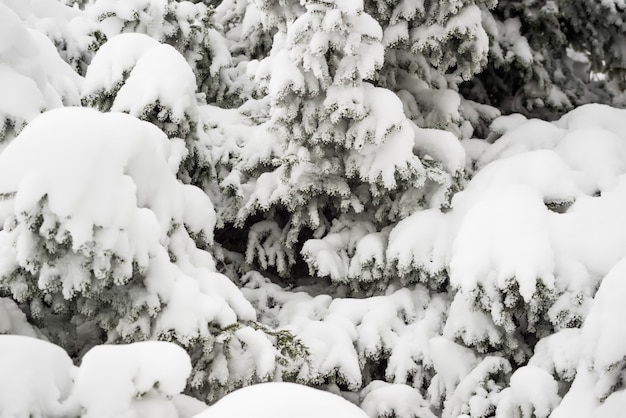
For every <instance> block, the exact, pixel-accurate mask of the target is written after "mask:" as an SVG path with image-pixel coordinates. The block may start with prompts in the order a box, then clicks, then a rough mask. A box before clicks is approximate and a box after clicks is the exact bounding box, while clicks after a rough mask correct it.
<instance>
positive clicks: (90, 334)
mask: <svg viewBox="0 0 626 418" xmlns="http://www.w3.org/2000/svg"><path fill="white" fill-rule="evenodd" d="M183 156H184V150H181V147H179V146H177V145H176V144H175V143H172V142H170V141H168V139H167V137H166V136H165V134H164V133H163V132H161V131H160V130H159V129H158V128H156V127H155V126H153V125H151V124H149V123H147V122H143V121H139V120H138V119H136V118H134V117H133V116H130V115H126V114H123V113H104V114H102V113H99V112H97V111H95V110H93V109H88V108H64V109H58V110H53V111H49V112H46V113H45V114H43V115H41V116H39V117H38V118H37V119H36V120H34V121H33V122H31V124H29V125H28V127H27V128H26V129H24V131H23V132H22V133H21V134H20V136H19V137H17V138H16V139H15V140H14V141H12V142H11V143H10V144H9V145H8V146H7V148H6V149H5V150H4V151H3V152H2V154H0V196H1V197H2V199H1V200H0V222H1V225H2V228H1V229H0V253H1V254H2V255H3V256H2V258H1V259H0V292H2V294H7V295H10V296H11V297H12V298H13V299H14V300H16V301H17V302H18V303H19V304H20V307H21V308H22V309H24V310H25V311H26V313H27V315H28V317H29V319H30V320H32V321H34V323H35V324H37V325H39V326H41V327H42V328H44V329H45V334H46V335H47V336H48V337H49V338H50V339H51V340H53V341H55V342H58V343H59V344H60V345H62V346H63V347H66V348H67V349H68V350H69V351H70V353H71V354H77V353H78V352H80V351H82V350H84V349H85V348H88V347H89V346H91V345H94V344H97V343H99V342H101V341H104V340H105V339H106V340H107V341H109V342H113V341H137V340H145V339H165V340H175V341H177V342H178V343H180V344H182V345H183V346H185V347H187V348H188V349H189V350H190V354H191V356H192V360H193V364H194V372H193V375H192V378H193V379H195V380H194V381H193V382H194V383H193V384H194V385H195V387H201V386H203V385H206V384H207V383H208V380H209V379H208V376H209V374H210V373H211V370H212V369H211V368H212V367H213V363H212V362H213V360H214V358H215V357H217V356H219V373H218V374H219V376H220V379H217V380H219V382H220V383H222V384H223V386H225V387H231V388H232V387H233V386H234V385H235V384H243V383H250V382H253V381H256V380H263V379H268V378H269V377H271V376H272V375H273V372H274V370H273V369H272V366H273V365H274V363H271V364H270V365H269V366H268V365H267V363H266V362H265V363H263V364H264V368H263V369H262V370H257V369H256V368H252V367H250V368H247V369H245V370H242V369H239V368H233V367H231V366H230V362H231V361H234V362H235V363H236V357H237V356H238V355H240V354H241V353H242V352H243V353H244V354H245V353H246V351H245V349H246V347H252V348H253V349H254V355H252V354H249V353H248V354H247V355H248V356H250V357H251V358H252V359H253V361H252V362H251V363H247V364H248V365H249V366H250V365H253V364H256V363H255V361H256V358H255V356H258V355H263V356H265V357H264V358H267V357H270V358H271V359H272V360H274V359H275V357H274V351H275V350H274V348H273V346H272V344H271V343H270V342H269V341H268V340H267V337H266V336H265V334H264V333H262V332H255V331H254V330H252V329H250V330H248V328H247V327H245V326H239V325H238V322H239V321H254V320H255V318H256V314H255V311H254V309H253V308H252V306H251V305H250V304H249V303H248V302H247V301H246V300H245V298H244V297H243V295H242V294H241V292H240V291H239V290H238V289H237V287H236V286H235V284H234V283H232V282H231V281H230V280H229V279H228V278H226V277H225V276H223V275H221V274H219V273H217V272H216V270H215V263H214V260H213V258H212V256H211V254H210V253H209V252H208V251H207V250H206V249H208V248H210V246H211V242H212V238H213V225H214V224H215V213H214V211H213V208H212V204H211V201H210V199H209V198H208V197H207V196H206V195H204V194H203V193H202V192H201V191H200V190H199V189H197V188H195V187H194V186H189V185H183V184H182V183H180V182H179V181H178V180H177V179H176V177H175V173H176V171H177V170H178V165H179V163H180V161H181V159H182V158H183ZM233 327H235V328H237V329H240V331H238V332H235V333H232V331H231V330H232V329H233ZM237 341H241V343H240V345H241V348H240V350H239V351H235V350H230V351H227V352H226V356H224V354H223V350H224V347H222V346H227V345H229V344H235V343H236V342H237ZM218 346H219V347H218ZM264 350H270V352H269V353H267V352H266V351H264ZM242 358H243V357H242ZM259 361H261V360H259ZM216 367H217V366H216ZM261 371H262V373H261ZM229 372H230V373H232V374H229ZM216 373H217V372H216ZM212 389H214V390H215V391H219V390H220V387H219V385H215V387H214V388H212ZM205 395H206V393H205Z"/></svg>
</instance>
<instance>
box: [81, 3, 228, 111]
mask: <svg viewBox="0 0 626 418" xmlns="http://www.w3.org/2000/svg"><path fill="white" fill-rule="evenodd" d="M212 10H213V9H212V8H211V7H208V6H206V5H205V4H203V3H192V2H189V1H180V2H179V1H176V0H131V1H129V0H97V1H95V2H94V4H93V5H90V6H87V12H88V14H90V15H91V16H92V17H93V19H95V20H97V21H98V22H100V25H99V26H100V28H101V30H102V32H103V33H104V34H105V35H106V36H107V38H111V37H113V36H115V35H118V34H120V33H126V32H137V33H144V34H147V35H148V36H150V37H152V38H154V39H156V40H157V41H159V42H161V43H166V44H169V45H172V46H173V47H174V48H176V50H178V51H179V52H180V53H181V54H182V55H183V56H184V57H185V59H186V60H187V62H188V63H189V65H190V66H191V68H192V69H193V72H194V74H195V76H196V81H197V85H198V92H200V93H204V94H205V95H206V99H207V100H208V101H209V102H214V101H220V100H221V99H222V98H223V95H224V92H225V90H226V88H227V83H225V81H226V80H225V79H222V77H221V72H222V70H223V69H224V68H225V67H228V66H229V65H230V63H231V57H230V53H229V52H228V48H227V46H226V44H225V40H224V37H223V36H222V34H221V33H220V32H218V31H217V30H216V29H215V27H214V25H213V23H212V18H211V15H212Z"/></svg>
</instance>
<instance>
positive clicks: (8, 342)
mask: <svg viewBox="0 0 626 418" xmlns="http://www.w3.org/2000/svg"><path fill="white" fill-rule="evenodd" d="M0 371H1V372H0V418H30V417H39V416H43V417H48V416H66V415H64V414H65V413H66V411H67V410H66V406H65V401H66V399H67V398H68V396H69V395H70V390H71V387H72V376H73V371H74V364H73V363H72V360H71V359H70V357H69V356H68V355H67V353H65V351H64V350H63V349H62V348H60V347H58V346H56V345H54V344H50V343H48V342H45V341H42V340H37V339H34V338H30V337H24V336H18V335H0Z"/></svg>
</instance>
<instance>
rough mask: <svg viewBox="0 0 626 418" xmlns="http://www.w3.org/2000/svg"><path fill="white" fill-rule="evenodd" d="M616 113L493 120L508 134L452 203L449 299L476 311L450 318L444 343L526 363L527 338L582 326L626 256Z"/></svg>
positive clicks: (624, 145)
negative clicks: (453, 294) (603, 283)
mask: <svg viewBox="0 0 626 418" xmlns="http://www.w3.org/2000/svg"><path fill="white" fill-rule="evenodd" d="M624 112H625V111H623V110H617V109H612V108H609V107H606V106H601V105H588V106H584V107H581V108H578V109H576V110H574V111H572V112H570V113H568V114H567V115H565V116H564V117H563V118H561V119H560V120H559V121H557V122H554V123H548V122H542V121H536V120H528V121H526V120H525V119H523V120H518V119H517V118H516V119H512V118H511V117H506V118H503V119H502V120H497V121H496V127H498V128H499V129H501V131H502V132H504V134H503V135H502V137H501V138H499V139H498V140H497V141H496V142H495V143H494V144H493V145H491V146H490V147H489V148H487V149H486V150H485V152H484V153H483V155H482V156H481V157H480V158H479V160H478V165H479V168H481V169H480V170H479V171H478V173H477V174H476V175H475V177H474V178H473V179H472V181H471V182H470V183H469V184H468V187H467V188H466V189H465V190H464V191H463V192H461V193H459V194H457V195H456V196H455V198H454V199H453V203H452V208H453V218H454V219H455V220H454V222H455V223H456V225H457V226H456V228H457V229H456V232H455V233H454V239H453V245H452V247H451V253H450V255H449V257H450V264H449V272H450V281H451V284H452V285H454V286H455V287H457V288H458V289H459V290H460V293H459V294H457V298H456V300H455V303H458V304H463V305H467V304H469V305H468V306H470V309H472V310H476V311H478V312H476V314H475V315H474V316H475V317H476V320H467V314H466V311H467V310H466V309H458V310H456V311H451V312H450V318H449V320H448V321H449V324H448V325H447V329H448V332H449V335H450V336H453V337H455V338H460V339H462V340H463V341H464V342H465V343H466V344H469V345H472V346H475V347H481V350H482V351H486V350H488V349H489V348H488V347H492V348H496V349H502V350H504V351H507V352H509V355H510V356H511V359H515V361H517V362H522V361H524V359H526V358H528V357H529V354H530V351H529V349H532V347H529V346H528V345H527V342H525V335H528V334H532V335H534V336H535V337H537V338H541V337H544V336H547V335H548V334H549V333H551V332H553V331H555V330H558V329H561V328H567V327H576V326H580V324H581V323H582V321H583V319H584V317H585V316H586V312H587V310H588V308H589V303H590V300H591V298H592V297H593V295H594V294H595V290H596V288H597V283H598V281H599V280H600V279H601V277H602V276H604V275H605V274H606V273H607V272H608V271H609V270H610V269H611V267H612V266H613V265H614V264H615V263H616V262H617V261H618V260H619V259H620V258H621V257H623V256H624V255H626V240H625V239H624V237H623V234H620V233H619V232H618V231H620V228H621V226H623V225H626V218H625V217H624V212H623V209H624V207H625V204H626V201H625V200H624V173H626V138H625V136H624V132H625V131H624V122H623V120H624V119H623V118H624V115H625V114H624ZM528 167H532V168H533V169H532V170H529V169H528ZM461 298H465V299H466V300H465V301H462V300H461ZM457 300H458V301H457ZM457 312H458V313H457ZM482 313H487V314H488V316H487V317H485V316H483V315H482ZM479 316H480V317H481V318H482V319H481V320H478V317H479ZM490 322H493V323H492V324H491V325H489V323H490ZM474 324H482V325H481V327H483V328H484V330H483V331H477V330H476V327H475V325H474ZM493 325H495V327H494V326H493ZM472 327H473V328H474V330H472V329H471V328H472ZM496 335H497V336H496Z"/></svg>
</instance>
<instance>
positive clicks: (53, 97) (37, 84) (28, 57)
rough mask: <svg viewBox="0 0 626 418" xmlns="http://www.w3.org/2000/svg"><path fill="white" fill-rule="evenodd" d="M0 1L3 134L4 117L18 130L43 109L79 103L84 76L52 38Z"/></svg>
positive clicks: (0, 114) (0, 124) (1, 133)
mask: <svg viewBox="0 0 626 418" xmlns="http://www.w3.org/2000/svg"><path fill="white" fill-rule="evenodd" d="M11 6H13V7H16V8H18V5H16V4H9V5H6V4H4V3H0V28H1V29H0V89H1V90H2V95H0V138H2V137H3V136H4V134H5V132H4V131H5V126H4V124H5V119H8V120H10V121H11V122H12V123H13V124H15V125H16V128H17V130H18V131H19V130H20V129H21V128H22V127H23V126H22V125H23V124H25V123H26V122H29V121H30V120H32V119H33V118H34V117H35V116H36V115H37V114H39V113H40V112H41V111H42V110H45V109H52V108H56V107H59V106H62V105H76V104H79V103H80V96H79V88H80V84H81V82H82V78H81V77H80V76H79V75H78V74H76V73H75V72H74V70H73V69H72V68H71V67H70V66H69V65H68V64H66V63H65V62H64V61H63V60H62V59H61V57H60V56H59V54H58V52H57V50H56V48H55V46H54V45H53V43H52V41H51V40H50V39H48V38H47V37H46V36H45V35H43V34H42V33H40V32H38V31H35V30H33V29H30V28H28V27H27V26H26V24H25V23H24V22H23V21H22V19H21V18H20V17H19V16H18V15H17V14H16V13H15V12H14V11H13V10H12V9H11Z"/></svg>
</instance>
